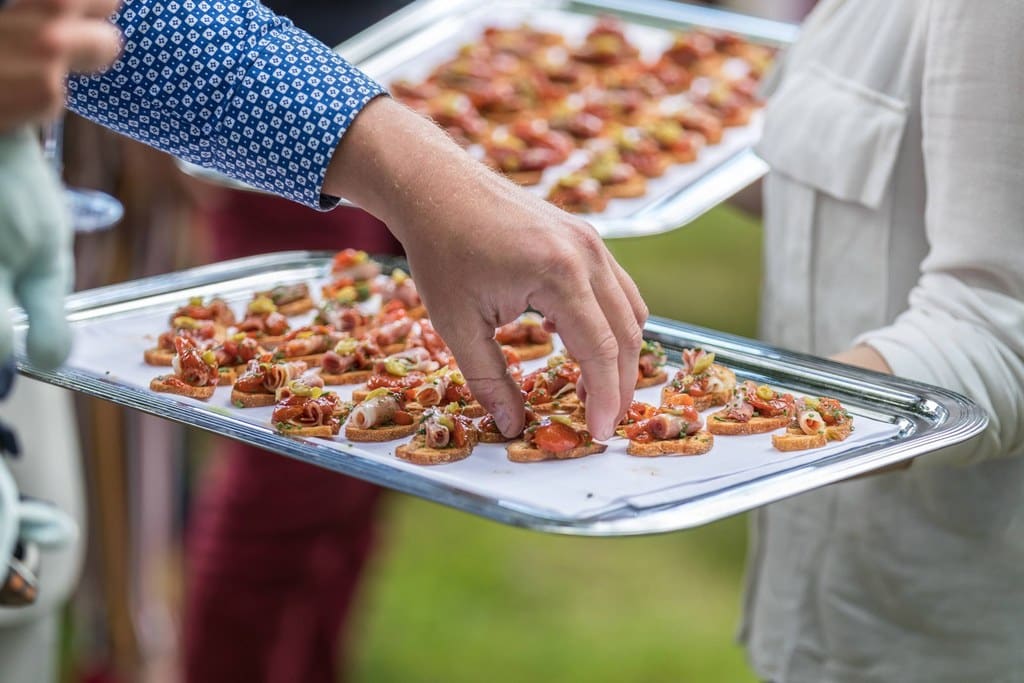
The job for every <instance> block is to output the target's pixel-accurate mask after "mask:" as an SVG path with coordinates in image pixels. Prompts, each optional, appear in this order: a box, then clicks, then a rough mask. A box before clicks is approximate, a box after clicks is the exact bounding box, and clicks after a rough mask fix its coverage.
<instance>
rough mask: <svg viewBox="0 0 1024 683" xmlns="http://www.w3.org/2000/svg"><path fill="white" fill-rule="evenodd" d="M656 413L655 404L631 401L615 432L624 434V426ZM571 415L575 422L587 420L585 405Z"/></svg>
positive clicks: (620, 434)
mask: <svg viewBox="0 0 1024 683" xmlns="http://www.w3.org/2000/svg"><path fill="white" fill-rule="evenodd" d="M691 405H692V403H691ZM657 414H658V408H657V407H656V406H653V405H651V404H650V403H644V402H643V401H633V402H632V403H630V404H629V409H628V410H626V414H625V415H623V416H622V420H620V421H619V425H618V427H616V428H615V433H616V434H618V435H619V436H625V431H624V429H625V428H626V427H628V426H630V425H634V424H636V423H637V422H642V421H643V420H646V419H648V418H652V417H654V416H655V415H657ZM572 417H573V420H575V421H576V422H579V423H581V424H585V423H586V421H587V411H586V406H581V407H580V409H579V410H578V411H577V412H575V413H573V416H572Z"/></svg>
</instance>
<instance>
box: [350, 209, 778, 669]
mask: <svg viewBox="0 0 1024 683" xmlns="http://www.w3.org/2000/svg"><path fill="white" fill-rule="evenodd" d="M609 246H610V247H611V249H612V251H613V252H614V254H615V256H616V258H618V259H619V261H620V263H622V264H623V266H624V267H625V268H626V269H627V270H628V271H629V272H630V274H631V275H632V276H633V277H634V278H635V279H636V281H637V284H638V285H639V286H640V289H641V290H642V291H643V294H644V296H645V298H646V300H647V303H648V305H649V306H650V309H651V313H652V314H654V315H662V316H666V317H669V318H674V319H678V320H683V321H687V322H691V323H694V324H698V325H704V326H707V327H713V328H716V329H719V330H723V331H727V332H733V333H736V334H741V335H745V336H753V335H754V333H755V331H756V327H757V303H758V295H759V283H760V278H761V271H760V253H761V231H760V227H759V225H758V223H757V222H755V221H753V220H751V219H749V218H747V217H746V216H744V215H742V214H740V213H738V212H736V211H734V210H732V209H729V208H727V207H722V208H719V209H716V210H714V211H712V212H711V213H709V214H708V215H706V216H704V217H703V218H701V219H699V220H697V221H696V222H694V223H693V224H691V225H689V226H687V227H686V228H685V229H683V230H677V231H675V232H672V233H668V234H665V235H660V236H656V237H646V238H642V239H635V240H615V241H611V242H609ZM385 519H386V524H385V525H384V532H383V534H382V536H381V539H380V552H379V553H378V554H377V556H376V558H375V560H374V563H375V564H374V566H373V567H371V570H370V571H369V572H368V577H369V580H368V582H367V585H366V587H365V588H366V589H365V590H364V591H363V594H362V597H361V600H362V604H361V605H360V609H359V618H358V619H357V620H356V622H355V628H354V633H352V634H351V637H352V639H353V643H352V646H353V647H352V652H353V654H354V656H355V658H356V661H355V663H354V670H353V671H352V672H351V674H352V675H351V679H352V680H354V681H356V682H357V683H364V682H366V683H369V682H373V683H389V682H392V681H394V682H395V683H399V682H401V683H410V682H414V681H444V682H446V683H461V682H466V683H470V682H472V683H478V682H481V681H488V682H489V683H504V682H506V681H507V682H508V683H512V682H516V683H519V682H522V681H561V682H566V683H568V682H573V681H587V682H588V683H603V682H605V681H607V682H609V683H612V682H615V683H623V682H633V681H652V682H660V681H687V682H688V681H710V682H715V683H718V682H728V683H744V682H746V681H754V680H755V678H754V677H753V674H752V673H751V672H750V670H749V669H748V667H747V666H746V663H745V660H744V656H743V652H742V650H741V649H740V648H739V647H738V646H737V645H736V644H735V639H734V638H735V633H736V629H737V627H738V623H739V607H740V599H741V584H742V571H743V559H744V552H745V544H746V526H745V521H746V520H745V519H744V518H740V517H735V518H731V519H727V520H724V521H722V522H719V523H717V524H713V525H709V526H706V527H703V528H700V529H695V530H690V531H684V532H677V533H672V534H666V535H661V536H653V537H643V538H625V539H582V538H563V537H558V536H551V535H545V534H540V533H536V532H530V531H524V530H521V529H513V528H509V527H505V526H501V525H498V524H496V523H493V522H489V521H486V520H482V519H479V518H476V517H471V516H469V515H466V514H462V513H458V512H454V511H452V510H449V509H447V508H443V507H441V506H438V505H434V504H431V503H427V502H424V501H420V500H416V499H413V498H410V497H407V496H402V495H398V494H395V495H392V496H391V497H390V500H389V502H388V504H387V505H386V509H385Z"/></svg>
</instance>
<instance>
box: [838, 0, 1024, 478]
mask: <svg viewBox="0 0 1024 683" xmlns="http://www.w3.org/2000/svg"><path fill="white" fill-rule="evenodd" d="M929 12H930V17H929V21H928V38H927V51H926V60H925V64H926V66H925V70H924V83H923V89H922V116H923V140H922V144H923V150H924V161H925V169H926V177H927V183H928V192H927V196H928V203H927V213H926V229H927V238H928V243H929V248H930V251H929V253H928V256H927V257H926V258H925V260H924V262H923V263H922V265H921V270H922V276H921V278H920V280H919V282H918V284H917V286H916V287H915V288H914V290H913V291H912V292H911V295H910V301H909V308H908V309H907V310H906V311H905V312H904V313H903V314H902V315H901V316H900V317H899V318H898V319H897V320H896V321H895V323H893V325H891V326H889V327H886V328H883V329H880V330H874V331H870V332H868V333H866V334H864V335H862V336H861V337H860V338H859V339H858V340H857V342H856V343H858V344H865V345H867V346H869V347H871V348H872V349H874V350H875V351H876V352H877V353H878V354H879V356H880V357H881V358H882V359H884V361H885V362H886V364H887V365H888V366H889V367H891V369H892V372H893V374H895V375H899V376H903V377H909V378H912V379H917V380H921V381H924V382H928V383H931V384H936V385H939V386H943V387H946V388H949V389H953V390H955V391H959V392H961V393H963V394H965V395H967V396H969V397H971V398H972V399H974V400H975V401H977V402H978V403H979V404H980V405H981V407H982V408H983V409H984V410H985V411H986V412H987V414H988V415H989V418H990V426H989V428H988V429H987V430H986V431H985V432H984V434H983V435H982V436H981V437H979V438H978V439H975V440H973V441H970V442H967V443H966V444H963V445H961V446H957V447H954V448H950V449H946V450H944V451H941V452H939V453H936V454H934V455H930V456H928V457H926V458H919V459H917V460H916V461H915V465H914V466H915V467H918V466H929V465H934V464H945V463H955V464H969V463H974V462H978V461H980V460H983V459H986V458H991V457H1007V456H1015V455H1021V454H1022V453H1024V395H1022V392H1021V390H1020V387H1021V386H1024V218H1022V217H1024V193H1022V192H1021V191H1020V188H1021V187H1024V167H1022V166H1021V164H1020V159H1022V158H1024V130H1022V128H1021V124H1020V121H1019V114H1020V112H1021V111H1022V108H1024V88H1022V87H1021V86H1022V84H1024V45H1022V44H1021V43H1020V41H1019V33H1020V31H1021V30H1022V29H1024V17H1022V16H1021V14H1020V12H1019V8H1018V7H1017V6H1016V4H1015V3H1013V2H1011V1H1009V0H1000V1H998V2H993V3H991V5H986V11H985V12H977V10H976V7H974V6H973V5H972V4H971V3H970V2H967V1H966V0H959V1H955V2H954V1H949V2H942V3H933V4H932V5H931V6H930V9H929Z"/></svg>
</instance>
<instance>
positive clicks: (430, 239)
mask: <svg viewBox="0 0 1024 683" xmlns="http://www.w3.org/2000/svg"><path fill="white" fill-rule="evenodd" d="M215 7H216V8H219V10H218V9H215ZM116 21H117V24H118V26H119V27H120V28H121V29H122V30H123V32H124V52H123V54H122V57H121V58H120V59H119V60H118V61H117V62H116V63H115V64H114V66H113V67H112V68H111V69H110V70H109V71H107V72H106V73H104V74H103V75H101V76H99V77H95V78H72V79H71V80H70V81H69V95H70V106H71V107H72V108H73V109H75V110H76V111H77V112H78V113H80V114H82V115H84V116H86V117H88V118H90V119H92V120H94V121H97V122H99V123H101V124H103V125H106V126H108V127H110V128H113V129H114V130H117V131H120V132H122V133H125V134H127V135H130V136H131V137H134V138H136V139H138V140H141V141H142V142H145V143H147V144H150V145H153V146H155V147H158V148H160V149H163V150H165V151H168V152H171V153H172V154H174V155H176V156H179V157H181V158H184V159H187V160H189V161H192V162H195V163H198V164H201V165H203V166H206V167H210V168H215V169H217V170H220V171H222V172H224V173H226V174H228V175H230V176H232V177H234V178H236V179H239V180H243V181H245V182H247V183H249V184H251V185H254V186H256V187H259V188H262V189H265V190H268V191H270V192H274V193H276V194H280V195H283V196H286V197H289V198H291V199H293V200H296V201H300V202H302V203H305V204H307V205H310V206H316V207H323V206H330V205H332V204H334V203H336V202H335V200H332V199H331V196H332V195H334V196H337V195H340V194H344V195H346V196H348V197H350V198H352V199H353V200H354V201H356V202H357V203H359V204H360V205H361V206H363V207H364V208H366V209H367V210H368V211H369V212H370V213H373V214H375V215H377V216H378V217H380V218H382V219H383V220H384V221H385V222H386V223H388V224H389V225H390V227H391V228H392V229H393V230H394V232H395V234H396V236H397V237H398V238H399V239H400V240H401V241H402V242H403V245H404V246H405V247H406V251H407V253H408V255H409V259H410V264H411V268H412V271H413V276H414V277H415V278H416V280H417V284H418V287H419V289H420V292H421V294H422V295H423V299H424V301H425V302H426V303H427V305H428V306H430V307H431V312H432V317H433V319H434V321H435V323H436V325H437V328H438V331H439V332H440V333H441V334H442V336H443V337H444V338H445V339H446V341H447V342H448V344H449V345H450V346H451V347H452V350H453V351H454V353H455V356H456V358H457V359H458V361H459V363H460V365H461V366H462V367H463V369H464V371H465V373H466V375H467V377H468V378H469V382H470V387H471V388H472V390H473V392H474V394H475V395H476V396H477V397H478V398H479V400H480V402H481V403H482V404H484V405H485V406H486V407H487V408H488V409H489V410H491V411H492V412H493V413H494V415H495V418H496V420H497V422H498V425H499V426H500V427H501V429H502V431H503V432H505V433H506V434H513V433H516V432H518V431H519V430H520V429H521V428H522V424H523V402H522V396H521V393H520V391H519V389H518V387H517V386H516V385H515V384H514V382H513V381H512V380H511V379H510V378H509V377H508V376H507V374H506V372H505V371H506V367H505V363H504V360H503V356H502V354H501V352H500V348H499V347H498V345H497V343H496V342H495V341H494V340H493V334H494V328H495V327H496V326H498V325H501V324H504V323H506V322H509V321H511V320H512V319H513V318H514V317H515V316H516V315H518V314H519V313H521V312H522V311H523V310H524V309H525V308H526V306H528V305H529V306H533V307H535V308H536V309H538V310H540V311H541V312H542V313H544V314H545V315H546V316H547V317H548V318H549V320H550V321H551V322H552V323H553V324H554V325H555V326H557V328H558V331H559V332H560V333H561V335H562V337H563V340H564V341H565V344H566V348H567V350H568V351H569V353H571V354H572V355H573V356H575V357H576V358H577V359H578V360H579V362H580V365H581V367H582V370H583V379H582V382H581V384H582V387H581V390H582V391H583V393H584V394H587V395H589V400H588V411H587V418H588V423H589V425H590V429H591V431H592V432H593V433H594V435H595V437H597V438H607V437H609V436H610V435H611V434H612V432H613V429H614V426H615V423H616V422H617V420H618V417H619V416H620V415H622V414H623V413H624V412H625V410H626V408H627V407H628V405H629V402H630V400H631V398H632V394H633V386H634V383H635V381H636V363H637V358H638V356H639V349H640V343H641V338H642V332H641V326H642V325H643V322H644V321H645V319H646V316H647V309H646V307H645V306H644V303H643V301H642V300H641V298H640V295H639V293H638V291H637V289H636V286H635V285H634V284H633V282H632V280H630V279H629V277H628V276H627V275H626V274H625V272H624V271H623V270H622V269H621V268H620V267H619V266H618V264H616V263H615V261H614V260H613V259H612V257H611V256H610V254H609V253H608V251H607V249H605V247H604V245H603V243H602V242H601V240H600V239H599V237H598V236H597V234H596V233H595V231H594V230H593V228H592V227H590V226H589V225H588V224H586V223H585V222H583V221H581V220H579V219H577V218H574V217H572V216H569V215H568V214H565V213H563V212H561V211H559V210H557V209H555V208H554V207H552V206H550V205H549V204H547V203H546V202H544V201H542V200H541V199H539V198H537V197H535V196H533V195H532V194H530V193H528V192H526V191H524V190H522V189H520V188H518V187H516V186H514V185H512V184H511V183H509V182H507V181H505V180H503V179H501V178H499V177H498V176H497V175H495V174H493V173H492V172H490V171H488V170H486V169H485V168H484V167H483V166H482V165H481V164H479V163H478V162H476V161H475V160H474V159H472V158H471V157H470V156H469V155H468V154H466V153H465V152H463V151H462V150H461V149H459V148H458V147H457V146H456V145H455V144H454V143H453V142H452V141H451V140H450V139H449V138H448V137H447V136H446V135H445V134H444V133H443V132H441V131H440V130H439V129H438V128H436V127H435V126H433V125H432V124H430V123H429V122H428V121H426V120H425V119H423V118H422V117H420V116H419V115H417V114H414V113H413V112H411V111H410V110H408V109H406V108H405V107H403V106H401V105H399V104H397V103H395V102H393V101H391V100H390V99H388V98H378V96H379V95H381V94H383V89H382V88H381V86H379V85H378V84H376V83H374V82H373V81H372V80H370V79H369V78H367V77H366V76H365V75H363V74H362V73H361V72H359V71H358V70H357V69H355V68H353V67H352V66H351V65H349V64H348V63H347V62H345V61H344V60H343V59H342V58H341V57H339V56H338V55H336V54H334V53H333V52H332V51H331V50H330V49H328V48H327V47H325V46H324V45H322V44H321V43H319V42H317V41H315V40H313V39H312V38H311V37H309V36H308V35H307V34H305V33H303V32H302V31H300V30H298V29H296V28H295V27H294V26H293V25H292V24H291V22H289V21H288V20H286V19H282V18H280V17H277V16H275V15H273V13H271V12H270V11H269V10H267V9H266V8H265V7H263V6H261V5H259V4H258V3H257V2H255V1H254V0H244V1H243V2H241V3H238V4H230V3H229V4H226V5H216V6H212V5H207V4H205V3H196V4H192V3H177V2H175V3H166V4H165V3H163V2H160V1H157V0H129V1H128V2H126V3H125V4H124V5H123V6H122V8H121V10H120V12H119V13H118V15H117V17H116ZM364 110H365V111H364ZM350 127H351V130H350ZM342 136H344V137H342ZM339 142H340V143H341V144H340V146H339ZM336 149H337V154H335V151H336ZM332 160H333V161H332ZM328 169H330V170H329V171H328Z"/></svg>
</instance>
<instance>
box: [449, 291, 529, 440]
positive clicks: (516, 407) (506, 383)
mask: <svg viewBox="0 0 1024 683" xmlns="http://www.w3.org/2000/svg"><path fill="white" fill-rule="evenodd" d="M431 322H433V323H434V327H435V329H437V331H438V332H439V333H440V334H441V337H442V338H443V339H444V340H445V342H446V343H447V344H448V347H449V348H450V349H451V350H452V353H453V354H455V360H456V362H458V364H459V370H461V371H462V374H463V376H465V378H466V381H467V382H468V383H469V389H470V391H472V392H473V397H474V398H476V400H478V401H479V402H480V404H481V405H482V406H483V407H484V408H486V409H487V411H488V412H489V413H491V415H493V416H494V421H495V423H496V424H497V426H498V429H500V430H501V433H502V434H504V435H505V436H516V435H517V434H519V433H521V432H522V431H523V419H524V418H523V395H522V392H521V391H520V389H519V385H518V384H516V382H515V380H513V379H512V377H511V376H510V375H509V374H508V365H507V364H506V363H505V354H503V353H502V352H501V346H500V345H499V344H498V342H496V341H495V340H494V328H493V327H492V326H491V325H489V324H488V323H487V322H486V321H485V320H484V319H483V318H482V317H481V316H480V315H479V313H476V312H474V311H465V310H463V311H459V312H454V314H453V312H451V311H448V312H446V314H445V315H444V316H442V317H441V318H432V319H431Z"/></svg>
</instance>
